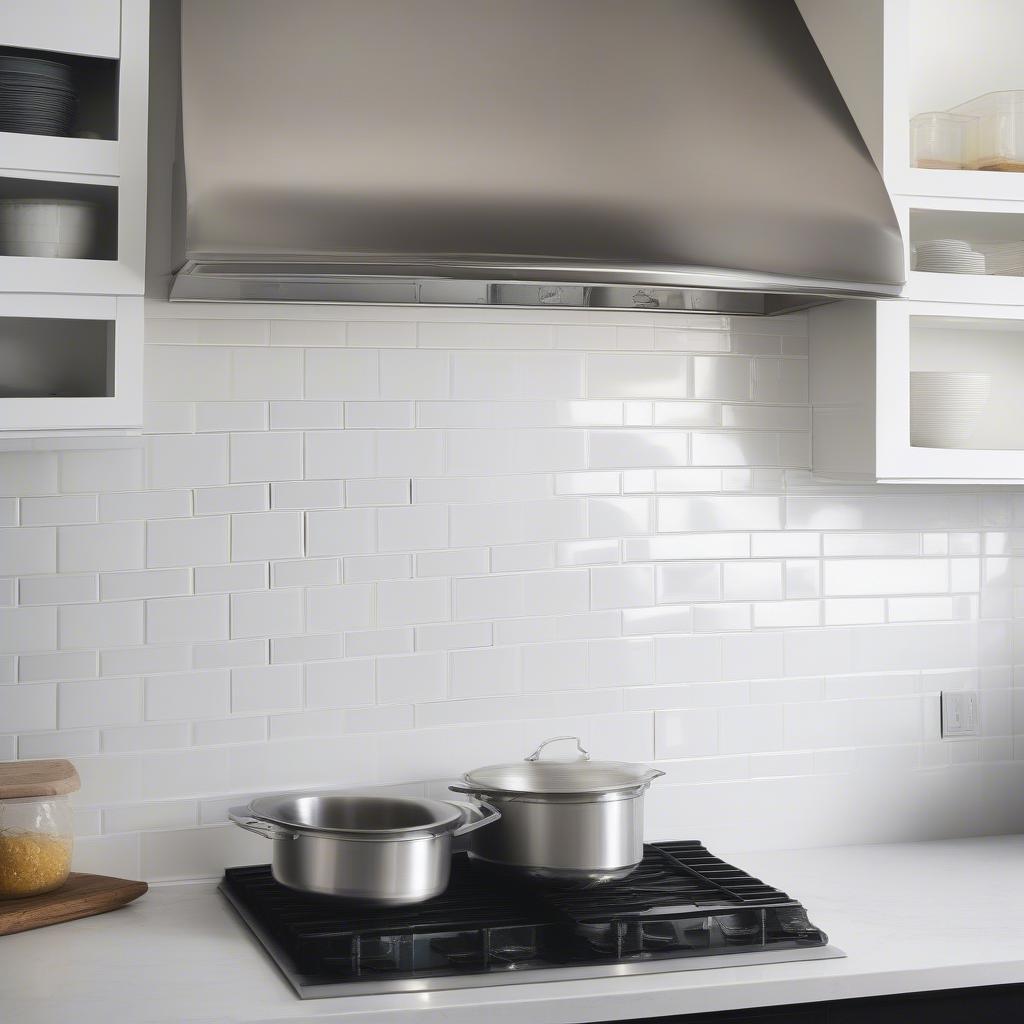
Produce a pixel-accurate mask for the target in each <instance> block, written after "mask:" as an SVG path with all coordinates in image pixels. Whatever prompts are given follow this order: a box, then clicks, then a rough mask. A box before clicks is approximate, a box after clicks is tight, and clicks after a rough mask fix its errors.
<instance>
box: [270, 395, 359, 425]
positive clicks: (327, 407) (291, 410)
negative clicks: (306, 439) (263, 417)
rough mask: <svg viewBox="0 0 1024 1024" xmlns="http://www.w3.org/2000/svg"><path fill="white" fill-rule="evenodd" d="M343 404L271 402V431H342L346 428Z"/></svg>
mask: <svg viewBox="0 0 1024 1024" xmlns="http://www.w3.org/2000/svg"><path fill="white" fill-rule="evenodd" d="M344 422H345V416H344V406H343V405H342V403H341V402H271V403H270V429H271V430H340V429H341V427H342V426H344Z"/></svg>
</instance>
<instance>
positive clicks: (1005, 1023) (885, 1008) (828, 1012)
mask: <svg viewBox="0 0 1024 1024" xmlns="http://www.w3.org/2000/svg"><path fill="white" fill-rule="evenodd" d="M621 1024H1024V985H996V986H992V987H988V988H957V989H948V990H946V991H942V992H916V993H913V994H909V995H899V996H877V997H873V998H871V999H841V1000H836V1001H835V1002H827V1003H801V1004H797V1005H795V1006H772V1007H766V1008H765V1009H761V1010H738V1011H730V1012H726V1013H697V1014H690V1013H688V1014H678V1015H674V1016H671V1017H648V1018H644V1019H643V1020H641V1021H632V1022H626V1021H623V1022H621Z"/></svg>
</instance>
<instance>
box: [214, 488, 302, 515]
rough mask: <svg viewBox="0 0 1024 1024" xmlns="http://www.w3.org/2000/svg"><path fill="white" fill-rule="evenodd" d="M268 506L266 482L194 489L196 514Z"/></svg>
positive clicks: (217, 513)
mask: <svg viewBox="0 0 1024 1024" xmlns="http://www.w3.org/2000/svg"><path fill="white" fill-rule="evenodd" d="M274 486H275V487H277V486H278V485H277V484H274ZM281 486H282V487H294V486H297V485H296V484H281ZM268 508H270V488H269V487H268V486H267V485H266V484H228V485H227V486H224V487H199V488H197V489H196V491H195V509H196V515H197V516H214V515H223V514H224V513H227V512H263V511H265V510H266V509H268Z"/></svg>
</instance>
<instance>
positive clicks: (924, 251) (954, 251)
mask: <svg viewBox="0 0 1024 1024" xmlns="http://www.w3.org/2000/svg"><path fill="white" fill-rule="evenodd" d="M914 269H915V270H921V271H924V272H926V273H929V274H994V275H1006V276H1020V275H1024V242H967V241H964V240H963V239H961V238H936V239H933V240H931V241H928V242H917V243H916V244H915V245H914Z"/></svg>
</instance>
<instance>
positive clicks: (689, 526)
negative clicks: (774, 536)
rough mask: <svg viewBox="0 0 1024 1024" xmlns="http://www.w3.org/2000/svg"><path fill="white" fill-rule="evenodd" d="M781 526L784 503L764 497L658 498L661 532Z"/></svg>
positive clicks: (753, 528)
mask: <svg viewBox="0 0 1024 1024" xmlns="http://www.w3.org/2000/svg"><path fill="white" fill-rule="evenodd" d="M781 527H782V500H781V499H780V498H774V497H763V496H746V495H744V496H742V497H739V496H736V497H734V496H729V497H697V496H690V495H688V496H686V497H663V498H658V529H659V530H663V531H670V532H684V531H692V530H698V531H699V530H737V529H740V530H742V529H747V530H778V529H781Z"/></svg>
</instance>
